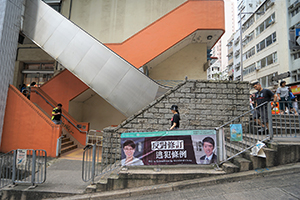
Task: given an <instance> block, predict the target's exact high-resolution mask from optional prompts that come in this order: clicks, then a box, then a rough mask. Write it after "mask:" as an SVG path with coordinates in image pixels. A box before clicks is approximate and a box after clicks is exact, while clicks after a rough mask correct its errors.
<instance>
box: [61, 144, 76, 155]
mask: <svg viewBox="0 0 300 200" xmlns="http://www.w3.org/2000/svg"><path fill="white" fill-rule="evenodd" d="M76 148H77V145H76V144H74V145H69V146H67V147H65V148H61V154H63V153H66V152H68V151H71V150H73V149H76Z"/></svg>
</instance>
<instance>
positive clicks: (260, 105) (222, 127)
mask: <svg viewBox="0 0 300 200" xmlns="http://www.w3.org/2000/svg"><path fill="white" fill-rule="evenodd" d="M268 103H269V102H264V103H263V104H260V105H259V106H257V107H255V108H253V109H252V110H249V111H247V112H245V113H244V114H242V115H239V116H237V117H236V118H234V119H232V120H231V121H229V122H226V123H225V124H223V125H222V126H219V127H217V128H215V130H219V129H220V128H223V127H224V126H226V125H228V124H231V123H232V122H233V121H235V120H237V119H238V118H241V117H243V116H245V115H246V114H248V113H250V112H251V111H253V110H255V109H257V108H259V107H261V106H263V105H266V104H268Z"/></svg>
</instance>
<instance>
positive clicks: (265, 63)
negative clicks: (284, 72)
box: [257, 52, 277, 69]
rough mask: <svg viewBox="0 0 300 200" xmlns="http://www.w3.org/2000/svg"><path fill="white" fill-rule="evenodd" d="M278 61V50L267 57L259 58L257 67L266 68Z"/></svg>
mask: <svg viewBox="0 0 300 200" xmlns="http://www.w3.org/2000/svg"><path fill="white" fill-rule="evenodd" d="M276 62H277V52H274V53H272V54H270V55H268V56H267V57H265V58H263V59H261V60H259V61H258V62H257V68H258V69H260V68H264V67H266V66H268V65H271V64H273V63H276Z"/></svg>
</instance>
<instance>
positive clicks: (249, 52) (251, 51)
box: [243, 47, 255, 60]
mask: <svg viewBox="0 0 300 200" xmlns="http://www.w3.org/2000/svg"><path fill="white" fill-rule="evenodd" d="M254 54H255V48H254V47H252V48H251V49H250V50H249V51H247V52H246V53H244V54H243V60H247V59H248V58H250V57H251V56H253V55H254Z"/></svg>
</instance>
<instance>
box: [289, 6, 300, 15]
mask: <svg viewBox="0 0 300 200" xmlns="http://www.w3.org/2000/svg"><path fill="white" fill-rule="evenodd" d="M299 12H300V7H297V8H295V9H294V10H293V11H291V15H292V17H294V16H295V15H297V14H298V13H299Z"/></svg>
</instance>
